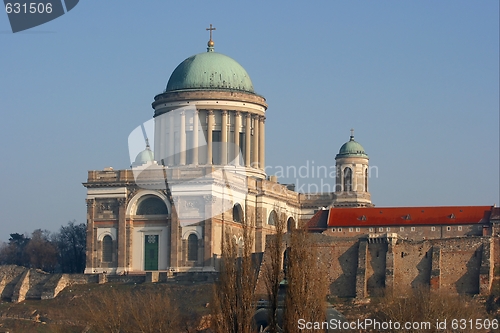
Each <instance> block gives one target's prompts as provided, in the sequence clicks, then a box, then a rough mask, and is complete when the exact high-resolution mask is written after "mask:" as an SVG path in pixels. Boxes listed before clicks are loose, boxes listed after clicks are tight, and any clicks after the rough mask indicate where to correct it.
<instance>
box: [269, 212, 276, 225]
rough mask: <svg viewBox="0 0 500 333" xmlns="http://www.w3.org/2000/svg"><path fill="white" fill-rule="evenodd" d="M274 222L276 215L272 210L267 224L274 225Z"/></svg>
mask: <svg viewBox="0 0 500 333" xmlns="http://www.w3.org/2000/svg"><path fill="white" fill-rule="evenodd" d="M276 222H278V214H276V212H275V211H274V210H272V211H271V213H270V214H269V217H268V219H267V224H269V225H276Z"/></svg>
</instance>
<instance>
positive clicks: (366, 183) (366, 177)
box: [365, 169, 368, 192]
mask: <svg viewBox="0 0 500 333" xmlns="http://www.w3.org/2000/svg"><path fill="white" fill-rule="evenodd" d="M365 192H368V169H365Z"/></svg>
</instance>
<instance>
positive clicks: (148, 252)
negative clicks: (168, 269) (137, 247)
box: [144, 235, 158, 271]
mask: <svg viewBox="0 0 500 333" xmlns="http://www.w3.org/2000/svg"><path fill="white" fill-rule="evenodd" d="M145 237H146V239H145V242H144V270H145V271H156V270H158V235H146V236H145Z"/></svg>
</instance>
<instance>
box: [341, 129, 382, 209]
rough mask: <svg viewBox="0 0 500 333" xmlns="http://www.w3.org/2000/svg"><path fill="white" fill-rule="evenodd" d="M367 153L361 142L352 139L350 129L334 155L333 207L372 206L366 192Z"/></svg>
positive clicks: (352, 130)
mask: <svg viewBox="0 0 500 333" xmlns="http://www.w3.org/2000/svg"><path fill="white" fill-rule="evenodd" d="M368 159H369V158H368V155H367V154H366V153H365V150H364V148H363V146H361V144H359V143H358V142H356V141H355V140H354V129H351V136H350V138H349V141H347V142H346V143H344V144H343V145H342V147H341V148H340V150H339V153H338V154H337V156H335V166H336V170H337V176H336V179H335V200H334V202H333V206H334V207H372V206H373V204H372V202H371V198H370V192H368V178H369V167H368Z"/></svg>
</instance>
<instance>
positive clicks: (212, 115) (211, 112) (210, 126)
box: [207, 110, 214, 164]
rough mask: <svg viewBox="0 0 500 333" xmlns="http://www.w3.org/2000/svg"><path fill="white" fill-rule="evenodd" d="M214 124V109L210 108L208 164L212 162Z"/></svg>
mask: <svg viewBox="0 0 500 333" xmlns="http://www.w3.org/2000/svg"><path fill="white" fill-rule="evenodd" d="M213 126H214V111H213V110H208V121H207V164H212V130H213Z"/></svg>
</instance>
